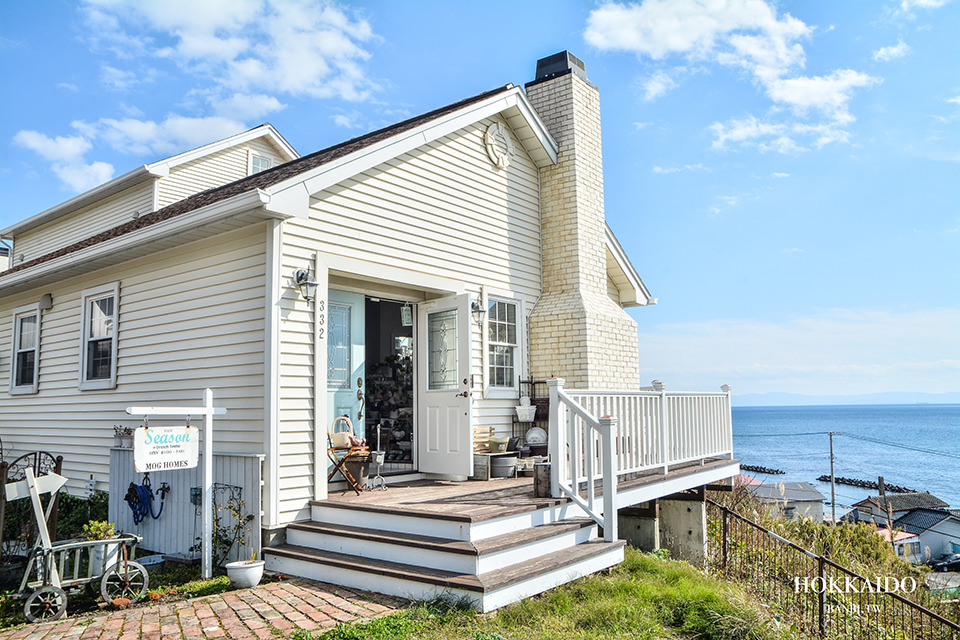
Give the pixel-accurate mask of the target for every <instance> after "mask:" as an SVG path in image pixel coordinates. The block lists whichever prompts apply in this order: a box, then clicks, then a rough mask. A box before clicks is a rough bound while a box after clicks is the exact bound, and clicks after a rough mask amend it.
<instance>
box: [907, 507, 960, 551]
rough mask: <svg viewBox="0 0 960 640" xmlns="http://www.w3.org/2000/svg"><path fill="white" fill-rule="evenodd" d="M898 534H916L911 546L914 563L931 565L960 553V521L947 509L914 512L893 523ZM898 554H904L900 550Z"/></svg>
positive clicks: (916, 510)
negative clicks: (900, 532) (936, 559)
mask: <svg viewBox="0 0 960 640" xmlns="http://www.w3.org/2000/svg"><path fill="white" fill-rule="evenodd" d="M893 529H894V531H897V530H900V531H902V532H904V533H907V534H912V535H913V536H915V537H916V540H912V541H910V542H909V543H908V544H911V545H915V547H911V548H910V550H909V551H910V553H911V555H909V556H907V559H908V560H910V561H911V562H913V563H920V562H929V561H930V560H933V559H934V558H937V557H938V556H942V555H945V554H948V553H960V517H957V516H955V515H953V514H952V513H950V512H949V511H946V510H944V509H914V510H913V511H911V512H910V513H908V514H906V515H904V516H901V517H900V518H897V519H896V520H894V522H893ZM897 554H898V555H901V554H900V551H899V549H898V550H897ZM914 558H916V559H914Z"/></svg>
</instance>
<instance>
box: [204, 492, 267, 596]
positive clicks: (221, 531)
mask: <svg viewBox="0 0 960 640" xmlns="http://www.w3.org/2000/svg"><path fill="white" fill-rule="evenodd" d="M245 507H246V503H245V502H244V501H243V500H240V499H238V498H230V500H228V501H227V504H225V505H224V504H217V505H216V506H215V507H214V511H213V539H212V540H211V543H212V545H211V546H212V551H213V564H214V566H219V565H221V564H223V562H224V561H225V560H226V559H227V556H228V555H229V554H230V551H231V550H232V549H233V547H234V545H236V547H237V548H238V549H241V550H242V549H243V548H244V547H246V546H247V545H248V539H249V536H250V522H252V521H253V515H252V514H249V513H244V511H245V510H246V509H245ZM224 512H225V513H224ZM225 516H226V517H225ZM200 549H201V539H200V538H197V540H196V544H195V545H193V546H192V547H190V550H191V551H200ZM263 565H264V562H263V560H257V552H256V551H253V553H252V554H251V556H250V559H249V560H236V561H234V562H227V563H226V564H223V567H224V568H225V569H226V570H227V577H228V578H230V584H232V585H233V586H235V587H238V588H245V587H252V586H255V585H257V584H258V583H259V582H260V578H262V577H263Z"/></svg>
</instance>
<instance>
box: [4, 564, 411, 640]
mask: <svg viewBox="0 0 960 640" xmlns="http://www.w3.org/2000/svg"><path fill="white" fill-rule="evenodd" d="M405 604H406V602H405V601H403V600H400V599H398V598H391V597H389V596H382V595H378V594H374V593H366V592H363V591H354V590H351V589H347V588H345V587H337V586H334V585H330V584H324V583H322V582H313V581H310V580H302V579H292V580H285V581H283V582H272V583H269V584H264V585H260V586H257V587H253V588H252V589H241V590H238V591H228V592H226V593H221V594H218V595H214V596H203V597H200V598H191V599H190V600H181V601H178V602H170V603H160V604H155V605H153V606H144V607H136V608H132V609H125V610H122V611H111V612H110V613H94V614H89V615H80V616H75V617H70V618H68V619H66V620H60V621H58V622H46V623H43V624H31V625H26V626H24V627H22V628H20V629H8V630H0V640H182V639H186V640H193V639H195V638H225V639H226V638H229V639H231V640H258V639H259V638H271V637H274V638H286V637H287V636H289V635H290V632H291V631H293V630H294V629H298V628H299V629H306V630H308V631H314V630H322V629H325V628H327V627H333V626H335V625H336V624H337V623H338V622H350V621H353V620H361V619H364V618H374V617H377V616H380V615H385V614H388V613H391V612H393V611H396V610H398V609H400V608H402V607H404V606H405Z"/></svg>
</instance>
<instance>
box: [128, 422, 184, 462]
mask: <svg viewBox="0 0 960 640" xmlns="http://www.w3.org/2000/svg"><path fill="white" fill-rule="evenodd" d="M199 453H200V430H199V429H197V428H196V427H139V428H138V429H137V430H136V431H135V432H134V434H133V468H134V469H135V470H136V471H137V473H145V472H148V471H172V470H176V469H193V468H194V467H196V466H197V460H198V459H199V457H200V456H199Z"/></svg>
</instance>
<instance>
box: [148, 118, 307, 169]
mask: <svg viewBox="0 0 960 640" xmlns="http://www.w3.org/2000/svg"><path fill="white" fill-rule="evenodd" d="M257 138H269V139H270V141H271V142H273V143H274V144H276V145H277V148H278V149H280V150H281V151H283V152H284V153H286V154H287V155H288V156H289V157H288V158H287V160H288V161H289V160H294V159H296V158H299V157H300V155H299V154H298V153H297V152H296V151H295V150H294V148H293V147H292V146H290V143H289V142H287V141H286V140H285V139H284V138H283V136H281V135H280V134H279V133H278V132H277V130H276V129H274V128H273V125H269V124H262V125H260V126H259V127H254V128H253V129H248V130H246V131H242V132H240V133H237V134H235V135H232V136H230V137H229V138H224V139H223V140H217V141H215V142H211V143H210V144H205V145H203V146H202V147H197V148H196V149H191V150H189V151H184V152H183V153H178V154H177V155H175V156H170V157H169V158H164V159H163V160H158V161H156V162H153V163H151V164H148V165H147V167H148V168H151V169H162V170H166V171H168V172H169V170H170V169H172V168H173V167H176V166H179V165H181V164H185V163H187V162H191V161H193V160H196V159H198V158H202V157H204V156H208V155H210V154H213V153H217V152H219V151H223V150H224V149H229V148H230V147H234V146H236V145H238V144H244V143H246V142H250V141H251V140H256V139H257Z"/></svg>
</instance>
